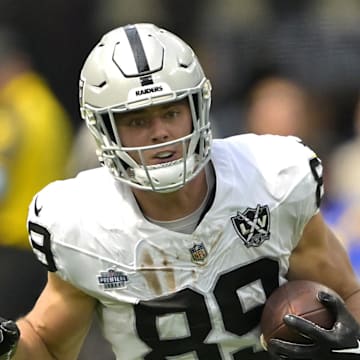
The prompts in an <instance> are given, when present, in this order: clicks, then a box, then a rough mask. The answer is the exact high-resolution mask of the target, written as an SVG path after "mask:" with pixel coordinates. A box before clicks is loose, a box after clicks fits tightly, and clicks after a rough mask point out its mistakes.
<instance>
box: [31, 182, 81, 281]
mask: <svg viewBox="0 0 360 360" xmlns="http://www.w3.org/2000/svg"><path fill="white" fill-rule="evenodd" d="M70 185H71V181H70V180H67V181H56V182H53V183H51V184H49V185H48V186H46V187H45V188H44V189H43V190H41V191H40V192H38V193H37V194H36V195H35V196H34V198H33V200H32V202H31V203H30V205H29V211H28V219H27V228H28V233H29V241H30V245H31V247H32V249H33V252H34V254H35V256H36V257H37V259H38V260H39V261H40V262H41V263H42V264H43V265H44V266H45V267H46V268H47V270H48V271H50V272H56V273H57V274H58V275H59V276H60V277H62V278H63V279H64V280H68V278H69V276H68V274H67V273H66V267H65V266H64V259H63V256H62V255H61V253H60V252H61V246H59V244H61V243H64V241H65V239H69V237H71V236H75V235H74V234H72V232H73V230H72V229H73V228H74V226H72V224H73V223H74V221H76V220H75V219H76V209H75V208H74V205H73V203H71V202H70V201H68V200H69V197H68V194H69V193H70V189H68V188H69V187H71V186H70ZM70 204H71V205H70Z"/></svg>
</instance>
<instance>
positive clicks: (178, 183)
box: [133, 154, 196, 193]
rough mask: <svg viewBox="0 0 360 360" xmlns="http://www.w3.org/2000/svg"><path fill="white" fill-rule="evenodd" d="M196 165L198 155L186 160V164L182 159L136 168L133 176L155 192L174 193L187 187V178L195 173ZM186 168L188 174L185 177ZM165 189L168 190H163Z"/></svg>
mask: <svg viewBox="0 0 360 360" xmlns="http://www.w3.org/2000/svg"><path fill="white" fill-rule="evenodd" d="M195 164H196V155H195V154H193V155H191V156H190V157H188V158H187V159H186V163H184V159H183V158H181V159H178V160H174V161H170V162H166V163H162V164H158V165H151V166H146V165H145V166H140V167H135V168H133V171H134V175H133V176H134V178H135V179H136V181H138V182H139V183H140V184H142V185H145V186H151V187H152V188H153V189H154V191H157V192H163V193H165V192H172V191H176V190H178V189H179V188H181V187H182V186H184V185H185V182H186V178H187V176H189V175H191V174H192V173H193V172H194V168H195ZM185 167H186V174H185V176H184V171H185ZM169 186H170V188H169ZM164 187H167V188H165V189H162V188H164Z"/></svg>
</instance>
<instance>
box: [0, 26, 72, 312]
mask: <svg viewBox="0 0 360 360" xmlns="http://www.w3.org/2000/svg"><path fill="white" fill-rule="evenodd" d="M71 138H72V129H71V126H70V123H69V119H68V117H67V115H66V113H65V111H64V109H63V107H62V106H61V104H60V103H59V102H58V101H57V99H56V98H55V96H54V95H53V93H52V91H51V89H50V88H49V86H48V85H47V83H46V81H45V80H44V79H43V78H42V77H41V76H40V75H39V74H38V73H36V72H35V71H34V70H33V67H32V64H31V60H30V57H29V56H28V55H27V54H26V53H25V52H24V51H23V46H22V44H21V41H20V39H19V37H18V35H17V34H15V33H14V32H13V31H12V30H10V29H7V28H6V29H5V28H0V179H1V180H0V286H1V289H2V290H3V291H2V293H1V297H0V308H1V310H2V312H3V315H4V316H5V317H8V318H17V317H18V316H20V315H22V314H24V313H26V312H28V311H29V310H30V309H31V308H32V306H33V303H34V301H35V300H36V299H37V297H38V295H39V293H40V291H41V289H42V287H43V286H44V284H45V281H46V270H45V268H44V269H43V268H42V266H41V265H40V264H39V263H38V261H37V260H36V259H35V257H34V255H33V253H32V251H30V246H29V240H28V235H27V231H26V217H27V210H28V206H29V203H30V201H31V199H32V197H33V195H34V194H35V193H36V192H37V191H38V190H40V189H41V188H42V187H44V186H45V185H46V184H47V183H49V182H50V181H53V180H56V179H59V178H62V177H64V166H65V163H66V159H67V156H68V151H69V147H70V144H71ZM22 269H26V271H22Z"/></svg>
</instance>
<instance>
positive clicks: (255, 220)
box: [231, 204, 270, 247]
mask: <svg viewBox="0 0 360 360" xmlns="http://www.w3.org/2000/svg"><path fill="white" fill-rule="evenodd" d="M231 222H232V224H233V226H234V228H235V231H236V233H237V234H238V235H239V237H240V239H241V240H242V241H243V242H244V244H245V246H246V247H251V246H254V247H257V246H260V245H261V244H262V243H263V242H264V241H265V240H269V239H270V211H269V207H268V206H267V205H264V206H261V205H259V204H258V205H257V206H256V208H255V209H253V208H247V209H246V210H245V211H244V212H240V211H238V212H237V214H236V216H233V217H231Z"/></svg>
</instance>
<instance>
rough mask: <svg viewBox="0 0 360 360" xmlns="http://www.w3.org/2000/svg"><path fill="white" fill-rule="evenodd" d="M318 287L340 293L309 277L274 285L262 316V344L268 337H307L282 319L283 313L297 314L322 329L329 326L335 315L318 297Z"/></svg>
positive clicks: (303, 341) (266, 341) (285, 338)
mask: <svg viewBox="0 0 360 360" xmlns="http://www.w3.org/2000/svg"><path fill="white" fill-rule="evenodd" d="M320 290H321V291H325V292H329V293H332V294H335V295H336V296H339V295H337V294H336V293H335V292H334V291H333V290H331V289H329V288H328V287H326V286H324V285H322V284H319V283H317V282H313V281H308V280H294V281H289V282H287V283H285V284H283V285H282V286H280V287H279V288H277V289H276V290H275V291H274V292H273V293H272V294H271V296H270V297H269V298H268V300H267V301H266V303H265V306H264V309H263V313H262V317H261V323H260V327H261V332H262V341H264V342H265V343H264V345H265V346H266V344H267V343H268V341H269V340H270V339H271V338H278V339H282V340H287V341H292V342H298V343H306V342H308V341H309V340H307V339H306V338H305V337H303V336H301V335H300V334H299V333H297V332H296V331H294V330H292V329H291V328H290V327H288V326H287V325H286V324H285V323H284V322H283V317H284V315H286V314H294V315H299V316H302V317H304V318H306V319H308V320H310V321H312V322H313V323H316V324H318V325H320V326H321V327H323V328H325V329H331V328H332V326H333V324H334V322H335V319H334V317H333V316H332V314H331V313H330V312H329V310H328V309H327V308H326V307H325V306H324V305H323V304H321V303H320V302H319V301H318V300H317V293H318V292H319V291H320Z"/></svg>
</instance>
